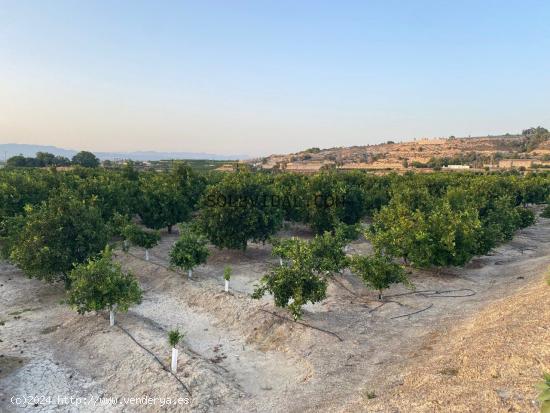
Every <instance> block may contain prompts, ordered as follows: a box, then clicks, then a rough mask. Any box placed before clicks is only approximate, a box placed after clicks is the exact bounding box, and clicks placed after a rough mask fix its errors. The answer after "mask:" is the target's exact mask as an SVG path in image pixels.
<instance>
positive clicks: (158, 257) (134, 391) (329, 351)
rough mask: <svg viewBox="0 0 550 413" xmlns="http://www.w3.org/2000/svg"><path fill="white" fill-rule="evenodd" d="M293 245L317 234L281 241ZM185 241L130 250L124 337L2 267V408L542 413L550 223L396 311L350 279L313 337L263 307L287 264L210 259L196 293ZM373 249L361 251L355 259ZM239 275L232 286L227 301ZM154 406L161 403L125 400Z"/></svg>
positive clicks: (402, 302) (364, 246)
mask: <svg viewBox="0 0 550 413" xmlns="http://www.w3.org/2000/svg"><path fill="white" fill-rule="evenodd" d="M291 234H298V235H301V236H309V234H308V233H307V231H306V230H304V229H303V228H292V229H291V230H286V231H284V232H283V234H282V235H283V236H288V235H291ZM176 237H177V235H168V234H164V236H163V240H162V242H161V244H160V245H159V246H158V247H156V248H155V249H154V250H152V251H151V260H150V261H149V262H145V261H144V260H143V259H142V258H143V255H144V254H143V251H142V250H139V249H131V251H130V253H129V254H125V253H123V252H118V253H117V259H118V260H119V261H120V262H121V263H122V265H123V267H124V268H125V269H127V270H129V271H132V272H133V273H134V274H135V275H136V276H137V277H138V278H139V280H140V282H141V284H142V287H143V289H144V300H143V302H142V303H141V304H140V305H138V306H135V307H133V308H131V309H130V311H129V312H128V313H127V314H118V315H117V326H115V327H112V328H110V327H109V325H108V321H107V320H106V318H105V315H104V314H90V315H87V316H80V315H77V314H76V313H74V312H73V311H71V310H70V309H69V308H67V307H66V306H65V305H62V304H60V301H61V300H62V299H63V290H62V286H61V285H46V284H44V283H42V282H40V281H37V280H29V279H27V278H25V277H24V275H23V274H22V273H21V272H20V271H18V270H17V269H16V268H14V267H13V266H11V265H9V264H7V263H0V303H1V306H0V324H1V325H0V339H1V340H2V341H1V342H0V411H2V412H4V411H6V412H11V411H21V410H22V409H21V408H22V407H27V408H29V409H32V410H33V411H34V410H36V411H71V412H72V411H75V412H92V411H93V412H96V411H106V412H110V411H128V412H134V411H216V412H224V411H232V412H235V411H237V412H253V411H259V412H288V411H290V412H298V411H299V412H304V411H306V412H309V411H311V412H314V411H315V412H317V411H327V412H328V411H368V412H371V411H372V412H386V411H387V412H432V411H441V412H447V411H457V412H458V411H460V412H466V411H472V412H473V411H475V412H480V411H483V412H495V411H518V412H520V411H521V412H529V411H532V412H535V411H537V407H536V405H535V404H534V402H533V400H534V398H535V394H536V393H535V391H534V389H533V384H534V383H536V382H537V381H538V380H539V378H540V376H541V373H542V371H543V370H545V369H546V370H549V367H550V353H549V348H548V347H549V346H548V345H546V346H544V344H545V343H546V344H547V343H548V342H549V339H550V336H549V325H550V308H549V307H550V294H549V293H550V287H548V286H546V285H545V284H544V283H543V276H544V274H545V273H546V271H547V269H548V267H549V266H550V220H546V219H539V222H538V223H537V224H536V225H534V226H532V227H530V228H527V229H525V230H522V231H520V232H518V234H517V235H516V237H515V238H514V239H513V241H511V242H510V243H508V244H507V245H503V246H501V247H499V248H496V249H495V250H494V251H493V253H492V254H491V255H490V256H483V257H478V258H476V259H474V260H473V261H472V262H471V263H470V264H469V265H468V266H467V268H462V269H456V268H452V269H446V270H445V271H443V272H441V273H439V274H437V273H431V272H423V271H414V272H413V274H411V277H412V280H413V282H414V284H415V286H416V291H415V292H414V293H411V292H410V291H408V290H406V289H404V288H403V287H400V286H399V287H394V288H392V289H391V290H389V291H388V293H387V296H386V300H385V301H384V302H383V303H380V302H379V301H377V300H376V299H375V295H374V294H373V293H372V292H369V291H368V290H366V289H365V288H364V287H363V286H362V284H361V283H360V282H359V281H358V280H357V279H355V278H354V277H353V276H351V275H350V274H349V273H344V274H342V275H339V276H337V277H335V279H334V281H333V282H331V284H330V287H329V297H328V298H327V299H326V300H325V301H324V302H322V303H319V304H315V305H308V306H307V308H306V312H305V315H304V319H303V322H304V323H305V324H307V325H308V326H305V325H302V324H297V323H294V322H292V321H290V320H289V319H288V315H287V314H286V313H285V312H284V311H281V310H279V309H275V308H274V307H273V304H272V302H271V301H270V299H269V297H265V298H264V299H262V300H252V299H251V298H250V297H249V293H250V292H251V291H252V290H253V288H254V284H255V283H256V282H257V281H258V279H259V278H260V277H261V275H262V274H263V273H264V272H265V271H266V269H267V268H269V266H270V265H276V264H277V259H275V258H273V257H271V254H270V247H269V245H257V244H252V245H250V248H249V249H248V250H247V251H246V252H244V253H242V252H232V251H218V250H215V249H212V255H211V257H210V258H209V260H208V263H207V265H204V266H201V267H199V268H198V269H197V270H196V271H195V272H194V274H193V278H192V279H190V280H189V279H188V278H187V276H186V275H183V274H180V273H177V272H174V271H171V270H169V269H168V268H167V261H168V251H169V249H170V246H171V245H172V243H173V242H174V241H175V239H176ZM369 249H370V246H369V245H368V243H367V242H366V241H364V240H361V241H357V242H354V243H352V245H351V246H350V253H352V254H353V253H362V252H365V251H368V250H369ZM225 265H231V266H232V267H233V273H234V276H233V277H232V280H231V290H232V291H231V292H230V293H229V294H227V293H225V292H223V278H222V274H223V268H224V266H225ZM409 314H410V315H409ZM310 326H313V327H315V328H311V327H310ZM173 328H179V329H180V330H183V331H185V332H186V335H185V339H184V340H183V342H182V343H181V344H180V345H179V350H180V359H179V367H178V373H177V377H176V376H174V375H172V374H171V373H170V372H169V371H167V370H166V368H165V367H166V366H168V365H169V362H170V360H169V357H170V348H169V345H168V343H167V331H168V330H171V329H173ZM161 364H162V365H161ZM163 366H164V367H163ZM13 396H19V397H21V399H20V400H19V403H20V404H19V405H18V406H15V405H14V404H13V403H12V397H13ZM24 396H27V397H29V396H38V397H42V398H37V399H36V400H34V399H27V400H25V399H24ZM71 396H72V397H73V398H76V397H81V398H82V399H78V400H79V401H78V402H79V403H81V404H80V405H78V406H77V405H76V403H77V401H76V400H77V399H73V402H72V404H71V402H70V400H69V401H68V400H66V399H64V397H71ZM143 396H149V397H151V398H155V397H156V398H158V399H157V401H155V403H154V404H153V402H152V401H149V404H148V405H143V404H136V403H138V401H134V402H133V404H132V403H131V402H130V401H128V400H122V397H128V398H129V397H143ZM102 397H107V398H109V397H112V398H115V397H118V398H119V399H118V403H114V399H111V400H107V401H105V400H102V399H100V398H102ZM178 398H181V400H180V404H178V405H175V406H174V405H170V406H168V405H164V406H161V399H162V400H166V399H170V400H171V401H175V400H177V399H178ZM184 398H187V399H188V401H189V403H188V404H185V400H184ZM26 401H27V402H30V403H28V404H26V405H24V403H25V402H26ZM98 401H102V402H103V403H102V405H98V404H97V403H98ZM142 402H143V400H142ZM84 403H86V404H84ZM87 403H90V404H87ZM94 403H96V404H94Z"/></svg>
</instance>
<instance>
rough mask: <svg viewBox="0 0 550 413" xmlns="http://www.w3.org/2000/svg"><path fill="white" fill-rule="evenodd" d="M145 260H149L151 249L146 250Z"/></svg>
mask: <svg viewBox="0 0 550 413" xmlns="http://www.w3.org/2000/svg"><path fill="white" fill-rule="evenodd" d="M145 261H149V250H147V249H146V250H145Z"/></svg>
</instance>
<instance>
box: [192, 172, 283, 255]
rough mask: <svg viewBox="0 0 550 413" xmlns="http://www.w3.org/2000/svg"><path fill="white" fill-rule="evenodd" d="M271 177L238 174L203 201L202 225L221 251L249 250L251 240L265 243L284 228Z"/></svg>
mask: <svg viewBox="0 0 550 413" xmlns="http://www.w3.org/2000/svg"><path fill="white" fill-rule="evenodd" d="M275 195H276V193H275V191H274V189H273V186H272V184H271V181H270V179H269V178H268V177H266V176H265V175H261V174H252V173H250V172H247V171H237V172H235V173H231V174H226V175H225V176H224V177H223V178H222V180H221V181H220V182H218V183H217V184H214V185H211V186H209V187H208V188H207V189H206V191H205V194H204V196H203V198H202V200H201V210H200V218H199V219H200V226H201V229H202V231H203V233H204V234H205V235H206V236H207V237H208V239H209V240H210V241H211V242H212V244H214V245H215V246H217V247H219V248H232V249H242V250H244V249H246V245H247V243H248V241H255V242H259V241H261V242H265V241H266V240H267V239H268V238H269V237H270V236H271V235H273V234H274V233H275V232H276V231H277V230H278V229H279V228H280V227H281V225H282V218H283V213H282V211H281V209H280V208H279V207H278V205H275V203H274V202H273V199H274V197H275Z"/></svg>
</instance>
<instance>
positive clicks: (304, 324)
mask: <svg viewBox="0 0 550 413" xmlns="http://www.w3.org/2000/svg"><path fill="white" fill-rule="evenodd" d="M259 310H260V311H263V312H264V313H268V314H271V315H272V316H275V317H278V318H280V319H282V320H285V321H290V322H291V323H296V324H300V325H302V326H304V327H308V328H312V329H313V330H317V331H321V332H322V333H325V334H329V335H331V336H334V337H336V338H337V339H338V340H340V341H344V339H343V338H342V337H340V336H339V335H338V334H336V333H334V332H332V331H329V330H325V329H324V328H320V327H315V326H312V325H311V324H307V323H304V322H302V321H298V320H292V319H290V318H288V317H285V316H283V315H280V314H277V313H274V312H272V311H269V310H265V309H263V308H260V309H259Z"/></svg>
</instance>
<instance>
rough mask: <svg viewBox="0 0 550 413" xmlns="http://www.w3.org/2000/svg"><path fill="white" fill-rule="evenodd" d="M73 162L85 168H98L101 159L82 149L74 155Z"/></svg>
mask: <svg viewBox="0 0 550 413" xmlns="http://www.w3.org/2000/svg"><path fill="white" fill-rule="evenodd" d="M72 161H73V164H74V165H79V166H82V167H84V168H97V167H98V166H99V159H97V157H96V156H95V155H94V154H93V153H91V152H88V151H81V152H78V153H77V154H76V155H75V156H73V160H72Z"/></svg>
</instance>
